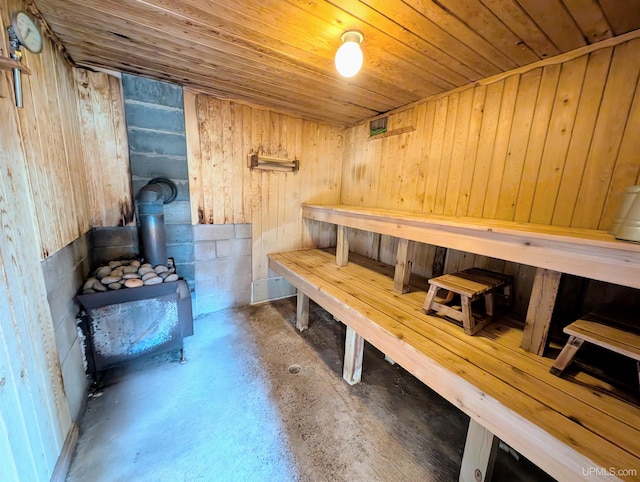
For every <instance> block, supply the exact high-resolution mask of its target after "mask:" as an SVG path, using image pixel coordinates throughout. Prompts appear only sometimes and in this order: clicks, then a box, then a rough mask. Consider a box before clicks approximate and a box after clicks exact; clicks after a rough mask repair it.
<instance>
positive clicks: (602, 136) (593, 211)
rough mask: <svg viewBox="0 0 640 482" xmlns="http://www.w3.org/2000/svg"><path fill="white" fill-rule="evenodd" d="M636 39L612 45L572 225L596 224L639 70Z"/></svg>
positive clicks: (638, 44)
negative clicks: (605, 82) (614, 46)
mask: <svg viewBox="0 0 640 482" xmlns="http://www.w3.org/2000/svg"><path fill="white" fill-rule="evenodd" d="M638 48H640V40H638V41H631V42H628V43H626V44H623V45H620V46H618V47H616V49H615V50H614V53H613V59H612V60H611V67H610V70H609V77H608V78H607V84H606V86H605V90H604V94H603V97H602V105H601V107H600V111H599V112H598V119H597V121H596V126H595V129H594V133H593V140H592V142H591V148H590V150H589V156H588V158H587V163H586V165H585V168H584V175H583V181H582V184H581V186H580V191H579V193H578V198H577V201H576V209H575V211H574V213H573V218H572V221H571V225H572V226H577V227H596V226H599V225H600V220H601V217H602V213H603V210H604V204H605V200H606V196H607V192H608V188H609V185H610V183H611V176H612V174H613V170H614V168H615V162H616V158H617V156H618V151H619V148H620V142H621V139H622V135H623V133H624V126H625V125H626V122H627V117H628V115H629V109H630V108H631V102H632V100H633V93H634V91H635V89H636V86H637V84H638V75H639V74H640V57H639V56H638Z"/></svg>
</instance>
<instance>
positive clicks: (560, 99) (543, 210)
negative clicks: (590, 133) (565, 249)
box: [529, 56, 588, 224]
mask: <svg viewBox="0 0 640 482" xmlns="http://www.w3.org/2000/svg"><path fill="white" fill-rule="evenodd" d="M587 61H588V58H587V57H586V56H584V57H580V58H578V59H575V60H572V61H571V62H567V63H566V64H563V65H562V70H561V72H560V80H559V81H558V90H557V91H556V96H555V100H554V104H553V112H552V114H551V119H550V121H549V130H548V133H547V139H546V142H545V145H544V151H543V153H542V159H541V160H540V170H539V172H538V178H537V185H536V189H535V194H534V196H533V203H532V206H531V215H530V218H529V222H532V223H537V224H550V223H551V219H552V217H553V210H554V207H555V204H556V198H557V192H558V186H559V185H560V181H561V179H562V172H563V171H564V165H565V160H566V156H567V151H568V150H569V142H570V141H571V133H572V131H573V125H574V123H575V119H576V113H577V111H578V103H579V100H580V93H581V91H582V84H583V83H584V74H585V71H586V68H587Z"/></svg>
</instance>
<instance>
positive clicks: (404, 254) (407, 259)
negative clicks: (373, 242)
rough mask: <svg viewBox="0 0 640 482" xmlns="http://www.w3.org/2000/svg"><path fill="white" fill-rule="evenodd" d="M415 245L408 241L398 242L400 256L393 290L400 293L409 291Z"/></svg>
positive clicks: (397, 261) (400, 240)
mask: <svg viewBox="0 0 640 482" xmlns="http://www.w3.org/2000/svg"><path fill="white" fill-rule="evenodd" d="M414 246H415V243H414V242H413V241H409V240H408V239H403V238H401V239H399V240H398V255H397V257H396V271H395V275H394V277H393V289H394V291H396V292H398V293H406V292H408V291H409V281H410V279H411V266H412V265H413V261H411V258H412V257H413V250H414Z"/></svg>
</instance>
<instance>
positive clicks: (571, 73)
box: [341, 39, 640, 297]
mask: <svg viewBox="0 0 640 482" xmlns="http://www.w3.org/2000/svg"><path fill="white" fill-rule="evenodd" d="M560 60H562V57H561V58H560ZM639 73H640V39H635V40H631V41H627V42H624V43H621V44H619V45H616V46H610V47H606V48H601V49H598V50H596V51H594V52H592V53H589V54H585V55H581V56H578V57H577V58H572V59H570V60H566V61H559V62H558V63H555V64H550V65H546V66H544V67H539V68H534V69H532V70H525V71H522V70H521V71H518V72H516V73H513V74H512V75H508V76H506V77H503V78H500V79H497V80H495V81H493V82H491V81H489V82H483V83H481V84H477V85H472V86H469V87H468V88H462V89H458V90H456V91H452V92H450V93H448V94H443V95H439V96H435V97H433V98H428V99H425V101H423V102H420V103H417V104H414V105H412V106H410V108H408V109H407V110H405V111H403V112H398V113H395V114H393V115H391V116H390V118H389V122H390V123H391V124H392V125H394V126H398V125H402V126H405V127H406V126H413V127H415V131H412V132H406V133H402V134H399V135H395V136H388V137H384V138H380V139H369V132H368V129H369V125H368V122H367V123H362V124H359V125H357V126H355V127H353V128H351V129H349V130H347V132H346V140H345V156H344V159H345V160H344V166H343V176H342V178H343V185H342V197H341V202H342V203H345V204H357V205H363V206H371V207H373V206H375V207H383V208H390V209H402V210H407V211H413V212H425V213H435V214H446V215H456V216H473V217H482V218H488V219H505V220H515V221H524V222H532V223H541V224H552V225H560V226H575V227H582V228H592V229H604V230H606V229H608V228H609V226H610V225H611V221H612V219H613V217H614V216H615V214H616V211H617V208H618V205H619V203H620V200H621V198H622V194H623V192H624V190H625V188H627V187H628V186H631V185H634V184H637V183H639V182H640V136H638V133H639V132H640V93H639V92H640V91H639V89H638V79H639ZM394 128H397V127H394ZM354 237H355V238H359V239H356V242H355V243H354V246H355V247H357V249H359V250H361V251H363V250H367V249H368V250H371V246H372V243H373V237H371V236H367V235H364V234H356V235H354ZM394 243H395V242H394V240H392V239H384V238H383V239H382V240H380V241H379V246H380V247H379V253H378V256H380V257H381V259H383V260H384V261H387V262H392V261H393V258H394V249H395V244H394ZM434 253H435V250H434V249H433V248H429V247H423V249H421V250H419V252H418V255H417V256H418V258H417V262H416V271H417V272H419V273H420V274H424V275H427V276H429V275H430V274H431V273H430V267H431V264H432V259H433V255H434ZM473 265H476V266H486V265H490V266H491V267H494V268H496V269H500V268H501V267H502V268H504V269H505V270H506V271H508V272H511V273H512V274H515V275H516V276H517V277H518V278H519V279H520V282H521V283H520V286H521V288H522V290H519V291H520V296H521V297H526V296H527V293H529V292H530V291H528V290H529V288H530V283H531V278H532V275H533V271H532V270H531V269H530V267H519V266H515V265H506V266H502V265H504V263H500V262H497V261H495V260H488V259H485V258H479V257H476V256H473V255H469V254H467V253H459V252H453V251H452V252H449V253H448V257H447V263H446V269H445V270H446V271H447V272H452V271H456V270H458V269H464V268H466V267H469V266H473Z"/></svg>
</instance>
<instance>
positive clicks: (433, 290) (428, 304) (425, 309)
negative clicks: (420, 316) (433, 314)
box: [422, 285, 438, 315]
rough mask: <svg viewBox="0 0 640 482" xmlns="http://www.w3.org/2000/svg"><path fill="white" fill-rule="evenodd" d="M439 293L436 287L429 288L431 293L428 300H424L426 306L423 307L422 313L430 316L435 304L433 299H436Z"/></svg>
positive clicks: (428, 294)
mask: <svg viewBox="0 0 640 482" xmlns="http://www.w3.org/2000/svg"><path fill="white" fill-rule="evenodd" d="M437 292H438V287H437V286H436V285H431V286H429V292H428V293H427V298H426V299H425V300H424V305H423V306H422V311H423V312H424V313H425V314H426V315H428V314H429V312H430V311H431V310H432V308H431V304H432V303H433V299H434V298H435V297H436V293H437Z"/></svg>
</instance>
